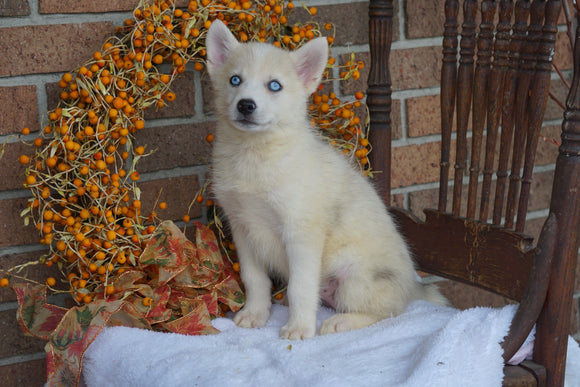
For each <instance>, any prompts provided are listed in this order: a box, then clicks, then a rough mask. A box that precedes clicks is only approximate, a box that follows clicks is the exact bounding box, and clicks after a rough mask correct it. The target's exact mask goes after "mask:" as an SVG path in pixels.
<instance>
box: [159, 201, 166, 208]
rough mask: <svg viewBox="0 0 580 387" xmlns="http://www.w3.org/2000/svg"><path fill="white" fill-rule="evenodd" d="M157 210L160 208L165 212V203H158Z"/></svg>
mask: <svg viewBox="0 0 580 387" xmlns="http://www.w3.org/2000/svg"><path fill="white" fill-rule="evenodd" d="M159 208H161V209H162V210H165V209H166V208H167V203H165V202H161V203H159Z"/></svg>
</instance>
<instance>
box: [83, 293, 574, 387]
mask: <svg viewBox="0 0 580 387" xmlns="http://www.w3.org/2000/svg"><path fill="white" fill-rule="evenodd" d="M332 313H333V312H332V311H331V310H329V309H325V308H321V310H320V311H319V314H318V321H319V324H320V322H321V321H323V320H324V319H326V318H328V317H329V316H331V315H332ZM514 313H515V307H514V306H506V307H504V308H501V309H491V308H473V309H468V310H465V311H459V310H456V309H452V308H446V307H440V306H436V305H434V304H430V303H427V302H423V301H417V302H415V303H413V304H411V305H410V306H409V307H408V308H407V310H406V311H405V313H403V314H402V315H400V316H397V317H395V318H390V319H386V320H383V321H381V322H379V323H377V324H375V325H373V326H370V327H367V328H364V329H360V330H357V331H351V332H345V333H338V334H332V335H327V336H317V337H314V338H312V339H308V340H303V341H288V340H283V339H280V338H279V330H280V327H281V326H282V325H283V324H284V323H285V322H286V321H287V318H288V309H287V308H286V307H284V306H280V305H274V306H273V309H272V316H271V318H270V320H269V322H268V324H267V326H266V327H264V328H261V329H243V328H238V327H236V326H235V325H234V323H233V322H232V320H231V319H228V318H221V319H216V320H214V321H213V325H214V326H215V327H216V328H217V329H219V330H220V331H221V333H220V334H218V335H213V336H184V335H178V334H170V333H159V332H152V331H146V330H141V329H136V328H126V327H114V328H105V329H104V330H103V332H102V333H101V334H100V335H99V336H98V337H97V339H96V340H95V341H94V342H93V344H91V346H90V347H89V349H88V350H87V352H86V354H85V357H84V361H83V376H84V380H85V382H86V384H87V385H88V386H123V387H127V386H139V387H144V386H333V387H334V386H459V385H469V386H482V387H490V386H501V382H502V378H503V372H502V367H503V361H502V357H501V354H502V350H501V347H500V345H499V343H500V342H501V341H502V339H503V337H504V336H505V335H506V334H507V331H508V327H509V323H510V321H511V320H512V318H513V315H514ZM530 350H531V345H528V346H524V348H522V351H523V353H520V357H525V356H526V355H527V353H526V352H529V351H530ZM566 385H567V386H570V387H577V386H580V348H579V347H578V344H577V343H576V342H575V341H574V340H572V339H570V342H569V349H568V364H567V374H566Z"/></svg>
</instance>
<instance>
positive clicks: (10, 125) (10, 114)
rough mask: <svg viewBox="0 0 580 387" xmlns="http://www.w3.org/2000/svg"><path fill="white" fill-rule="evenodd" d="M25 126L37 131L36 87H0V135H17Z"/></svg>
mask: <svg viewBox="0 0 580 387" xmlns="http://www.w3.org/2000/svg"><path fill="white" fill-rule="evenodd" d="M0 60H1V59H0ZM0 71H2V70H0ZM25 126H28V127H29V128H30V130H31V131H35V130H38V126H39V124H38V105H37V101H36V86H15V87H0V134H9V133H19V132H20V130H21V129H22V128H24V127H25Z"/></svg>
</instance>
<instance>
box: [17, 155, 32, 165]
mask: <svg viewBox="0 0 580 387" xmlns="http://www.w3.org/2000/svg"><path fill="white" fill-rule="evenodd" d="M18 161H19V162H20V164H23V165H24V164H28V163H29V162H30V157H28V156H26V155H20V157H19V158H18Z"/></svg>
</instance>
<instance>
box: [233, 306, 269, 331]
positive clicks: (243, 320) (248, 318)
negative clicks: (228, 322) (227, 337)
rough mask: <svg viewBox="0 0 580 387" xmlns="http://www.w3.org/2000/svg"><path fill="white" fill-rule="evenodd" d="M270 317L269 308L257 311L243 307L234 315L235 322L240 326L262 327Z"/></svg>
mask: <svg viewBox="0 0 580 387" xmlns="http://www.w3.org/2000/svg"><path fill="white" fill-rule="evenodd" d="M269 317H270V311H269V310H262V311H255V310H247V309H245V308H244V309H242V310H240V311H239V312H238V313H236V316H235V317H234V323H235V324H236V325H237V326H239V327H240V328H261V327H263V326H264V325H266V322H267V321H268V318H269Z"/></svg>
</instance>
